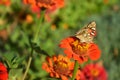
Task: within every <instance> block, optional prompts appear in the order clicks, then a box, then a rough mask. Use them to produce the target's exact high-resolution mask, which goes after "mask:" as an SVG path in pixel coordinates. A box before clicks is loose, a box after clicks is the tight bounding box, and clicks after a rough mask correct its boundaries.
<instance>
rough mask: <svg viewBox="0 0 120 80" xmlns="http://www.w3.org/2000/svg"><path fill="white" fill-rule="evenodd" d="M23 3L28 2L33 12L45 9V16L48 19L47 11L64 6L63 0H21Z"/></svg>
mask: <svg viewBox="0 0 120 80" xmlns="http://www.w3.org/2000/svg"><path fill="white" fill-rule="evenodd" d="M23 3H24V4H30V5H31V9H32V11H33V12H35V13H40V11H41V10H46V12H45V13H46V15H45V17H46V18H48V19H49V17H48V13H51V12H53V11H55V10H56V9H58V8H62V7H64V0H23ZM39 16H40V15H39Z"/></svg>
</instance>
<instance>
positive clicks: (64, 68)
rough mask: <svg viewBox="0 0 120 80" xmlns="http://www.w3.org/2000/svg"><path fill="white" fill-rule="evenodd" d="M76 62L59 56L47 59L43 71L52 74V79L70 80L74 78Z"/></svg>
mask: <svg viewBox="0 0 120 80" xmlns="http://www.w3.org/2000/svg"><path fill="white" fill-rule="evenodd" d="M73 68H74V62H71V61H70V59H69V58H68V57H65V56H62V55H58V56H53V57H52V58H50V57H47V58H46V62H44V63H43V65H42V69H44V70H46V71H47V72H48V73H50V76H51V77H55V78H61V79H62V80H68V77H70V76H72V71H73Z"/></svg>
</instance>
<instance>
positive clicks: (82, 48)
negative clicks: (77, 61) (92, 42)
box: [71, 40, 89, 56]
mask: <svg viewBox="0 0 120 80" xmlns="http://www.w3.org/2000/svg"><path fill="white" fill-rule="evenodd" d="M71 46H72V49H73V51H74V52H75V53H76V54H78V55H80V56H86V55H88V54H87V50H88V47H89V44H88V43H80V42H79V41H78V40H76V41H74V42H73V43H72V44H71Z"/></svg>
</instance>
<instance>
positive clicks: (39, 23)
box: [33, 11, 45, 42]
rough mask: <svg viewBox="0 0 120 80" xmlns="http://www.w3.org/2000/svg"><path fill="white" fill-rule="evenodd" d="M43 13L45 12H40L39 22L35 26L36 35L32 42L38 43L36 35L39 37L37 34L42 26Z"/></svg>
mask: <svg viewBox="0 0 120 80" xmlns="http://www.w3.org/2000/svg"><path fill="white" fill-rule="evenodd" d="M44 13H45V11H42V12H41V16H40V20H39V21H38V22H37V26H38V28H37V31H36V34H35V37H34V40H33V41H34V42H37V41H38V35H39V33H40V28H41V26H40V25H41V24H42V22H43V20H44Z"/></svg>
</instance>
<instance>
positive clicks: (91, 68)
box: [82, 64, 107, 80]
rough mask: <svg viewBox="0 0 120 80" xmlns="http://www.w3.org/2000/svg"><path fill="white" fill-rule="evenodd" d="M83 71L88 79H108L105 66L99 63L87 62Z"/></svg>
mask: <svg viewBox="0 0 120 80" xmlns="http://www.w3.org/2000/svg"><path fill="white" fill-rule="evenodd" d="M82 72H83V73H84V75H85V77H86V80H107V73H106V71H105V69H104V67H103V66H100V65H99V64H87V65H86V66H85V67H84V68H83V70H82Z"/></svg>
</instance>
